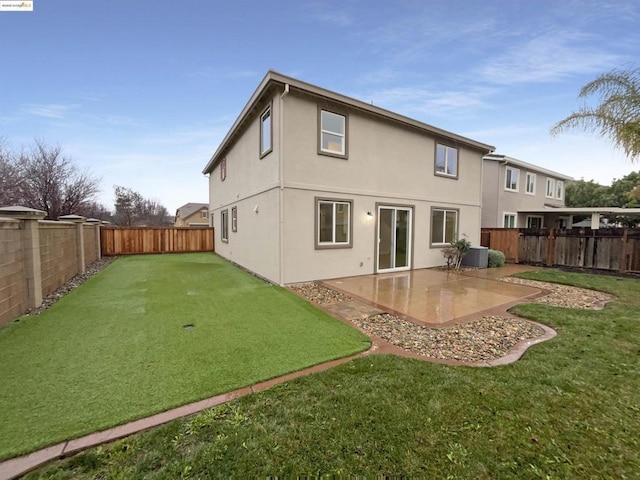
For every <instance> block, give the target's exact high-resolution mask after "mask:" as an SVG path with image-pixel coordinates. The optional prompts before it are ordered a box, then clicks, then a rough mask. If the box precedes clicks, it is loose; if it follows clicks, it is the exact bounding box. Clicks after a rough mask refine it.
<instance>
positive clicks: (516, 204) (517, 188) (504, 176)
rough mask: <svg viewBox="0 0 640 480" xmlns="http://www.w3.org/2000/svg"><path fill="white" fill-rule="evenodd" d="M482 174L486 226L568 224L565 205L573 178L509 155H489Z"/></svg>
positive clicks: (548, 225) (483, 213)
mask: <svg viewBox="0 0 640 480" xmlns="http://www.w3.org/2000/svg"><path fill="white" fill-rule="evenodd" d="M483 163H484V172H483V175H482V227H483V228H542V227H553V228H560V227H566V226H567V224H568V223H569V215H567V214H565V213H560V211H558V212H554V209H560V208H563V207H564V206H565V203H564V193H565V186H566V184H567V183H568V182H571V181H573V178H572V177H569V176H567V175H563V174H561V173H558V172H554V171H551V170H547V169H545V168H542V167H538V166H536V165H532V164H530V163H527V162H523V161H522V160H517V159H515V158H512V157H508V156H506V155H498V154H495V153H492V154H489V155H485V157H484V160H483Z"/></svg>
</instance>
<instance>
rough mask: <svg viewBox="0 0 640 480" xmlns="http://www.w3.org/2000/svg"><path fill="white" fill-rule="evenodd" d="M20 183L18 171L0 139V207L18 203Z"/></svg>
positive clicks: (11, 155) (5, 145)
mask: <svg viewBox="0 0 640 480" xmlns="http://www.w3.org/2000/svg"><path fill="white" fill-rule="evenodd" d="M20 182H21V175H20V169H19V168H18V166H17V165H16V162H15V159H14V156H13V154H12V153H11V151H10V150H9V149H8V147H7V144H6V142H5V140H4V139H3V138H0V206H4V207H6V206H9V205H17V204H18V203H20V202H19V200H20V193H19V192H20Z"/></svg>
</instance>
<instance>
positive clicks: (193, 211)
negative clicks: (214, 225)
mask: <svg viewBox="0 0 640 480" xmlns="http://www.w3.org/2000/svg"><path fill="white" fill-rule="evenodd" d="M208 226H209V205H208V204H206V203H185V204H184V205H182V206H181V207H180V208H178V210H176V219H175V222H174V227H208Z"/></svg>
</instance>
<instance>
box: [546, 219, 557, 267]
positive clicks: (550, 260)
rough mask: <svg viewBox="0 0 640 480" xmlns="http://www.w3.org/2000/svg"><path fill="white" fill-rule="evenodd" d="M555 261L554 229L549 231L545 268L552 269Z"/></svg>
mask: <svg viewBox="0 0 640 480" xmlns="http://www.w3.org/2000/svg"><path fill="white" fill-rule="evenodd" d="M555 259H556V229H555V228H551V229H549V244H548V246H547V262H546V263H547V267H552V266H553V264H554V263H556V262H555Z"/></svg>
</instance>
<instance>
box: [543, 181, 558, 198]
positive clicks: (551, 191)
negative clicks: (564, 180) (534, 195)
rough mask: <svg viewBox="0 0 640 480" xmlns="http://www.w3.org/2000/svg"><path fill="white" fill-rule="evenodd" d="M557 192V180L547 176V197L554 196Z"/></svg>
mask: <svg viewBox="0 0 640 480" xmlns="http://www.w3.org/2000/svg"><path fill="white" fill-rule="evenodd" d="M555 192H556V181H555V180H554V179H553V178H547V191H546V192H545V196H546V197H547V198H554V197H555Z"/></svg>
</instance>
